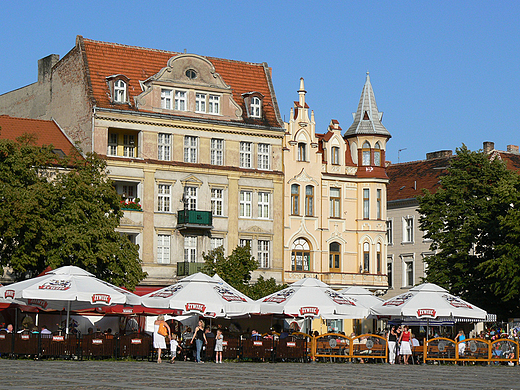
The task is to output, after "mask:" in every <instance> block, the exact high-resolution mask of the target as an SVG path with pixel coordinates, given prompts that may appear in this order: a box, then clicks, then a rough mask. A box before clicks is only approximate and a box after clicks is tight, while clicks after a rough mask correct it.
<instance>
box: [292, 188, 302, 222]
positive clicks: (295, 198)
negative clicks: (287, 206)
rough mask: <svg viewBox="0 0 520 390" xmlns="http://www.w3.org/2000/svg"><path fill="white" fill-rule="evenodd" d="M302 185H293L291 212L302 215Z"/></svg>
mask: <svg viewBox="0 0 520 390" xmlns="http://www.w3.org/2000/svg"><path fill="white" fill-rule="evenodd" d="M299 204H300V186H299V185H298V184H293V185H291V214H292V215H300V207H299Z"/></svg>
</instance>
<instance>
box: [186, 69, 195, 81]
mask: <svg viewBox="0 0 520 390" xmlns="http://www.w3.org/2000/svg"><path fill="white" fill-rule="evenodd" d="M184 74H185V75H186V77H187V78H189V79H190V80H194V79H196V78H197V72H196V71H195V70H193V69H187V70H186V72H185V73H184Z"/></svg>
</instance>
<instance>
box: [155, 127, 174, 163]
mask: <svg viewBox="0 0 520 390" xmlns="http://www.w3.org/2000/svg"><path fill="white" fill-rule="evenodd" d="M171 140H172V135H171V134H163V133H159V135H158V136H157V158H158V159H159V160H164V161H170V160H171V147H172V146H171V145H172V141H171Z"/></svg>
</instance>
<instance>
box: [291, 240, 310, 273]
mask: <svg viewBox="0 0 520 390" xmlns="http://www.w3.org/2000/svg"><path fill="white" fill-rule="evenodd" d="M310 263H311V251H310V246H309V243H308V242H307V240H305V239H304V238H298V239H296V240H295V241H294V243H293V246H292V252H291V270H293V271H310Z"/></svg>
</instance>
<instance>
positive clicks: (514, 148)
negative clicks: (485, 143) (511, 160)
mask: <svg viewBox="0 0 520 390" xmlns="http://www.w3.org/2000/svg"><path fill="white" fill-rule="evenodd" d="M507 151H508V152H509V153H515V154H519V153H518V145H507Z"/></svg>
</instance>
